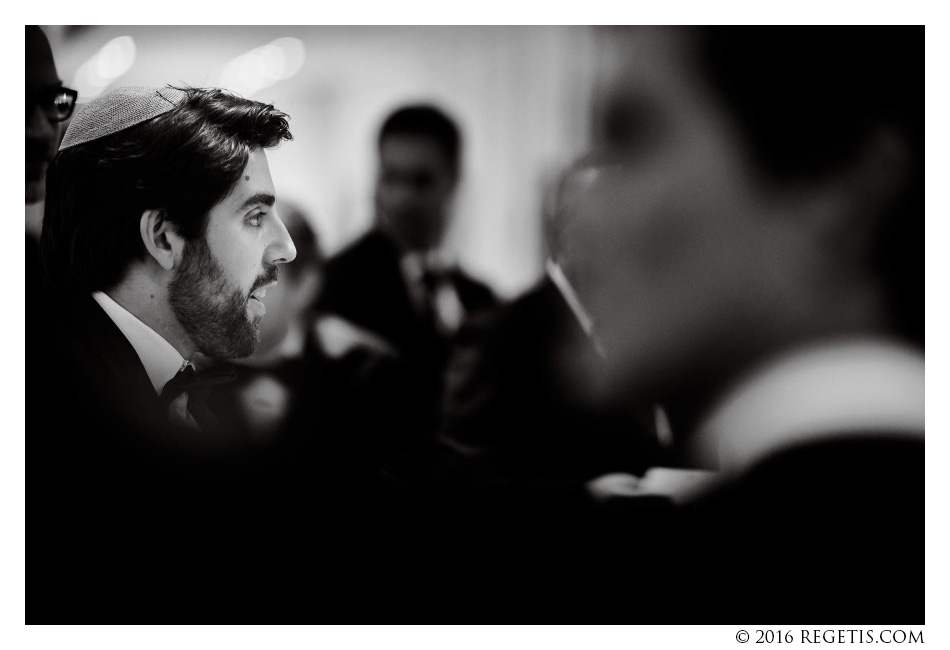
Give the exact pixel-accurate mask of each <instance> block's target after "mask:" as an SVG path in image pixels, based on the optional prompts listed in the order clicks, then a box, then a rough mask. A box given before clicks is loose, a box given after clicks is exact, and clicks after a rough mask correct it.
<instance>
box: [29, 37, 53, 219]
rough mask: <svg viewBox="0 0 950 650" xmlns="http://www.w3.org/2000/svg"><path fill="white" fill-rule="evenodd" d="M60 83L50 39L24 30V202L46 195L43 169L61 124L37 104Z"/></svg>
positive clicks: (50, 155)
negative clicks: (48, 115) (53, 120)
mask: <svg viewBox="0 0 950 650" xmlns="http://www.w3.org/2000/svg"><path fill="white" fill-rule="evenodd" d="M61 86H62V82H61V81H60V79H59V75H57V74H56V65H55V64H54V63H53V52H52V51H51V50H50V46H49V41H47V40H46V36H45V35H43V33H42V32H41V31H40V30H38V29H27V30H26V202H27V203H28V204H29V203H37V202H38V201H42V200H43V198H44V197H45V195H46V168H47V166H48V165H49V162H50V160H51V159H52V158H53V155H54V154H55V153H56V148H57V147H58V146H59V134H60V124H59V123H58V122H51V121H50V120H49V118H48V117H47V115H46V113H45V112H44V111H43V109H42V108H41V107H40V104H39V102H41V101H42V100H43V99H44V98H45V97H48V96H49V95H50V94H51V93H54V92H55V91H56V90H57V89H59V88H60V87H61Z"/></svg>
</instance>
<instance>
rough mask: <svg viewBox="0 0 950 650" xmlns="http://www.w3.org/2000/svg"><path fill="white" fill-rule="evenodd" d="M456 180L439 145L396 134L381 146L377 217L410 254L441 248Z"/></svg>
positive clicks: (421, 137)
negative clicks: (440, 244)
mask: <svg viewBox="0 0 950 650" xmlns="http://www.w3.org/2000/svg"><path fill="white" fill-rule="evenodd" d="M454 189H455V176H454V172H453V170H452V169H451V167H450V164H449V161H448V160H447V159H446V156H445V153H444V152H443V151H442V148H441V147H440V146H439V143H438V142H437V141H436V140H434V139H432V138H429V137H426V136H417V135H407V134H400V133H394V134H391V135H388V136H386V138H385V139H384V140H383V142H382V145H381V147H380V159H379V177H378V179H377V182H376V214H377V218H378V219H379V222H380V224H381V225H382V226H383V227H384V228H385V229H386V230H388V231H389V232H390V233H392V234H393V235H394V236H395V237H396V239H397V240H398V241H399V242H400V244H401V245H403V246H404V247H406V248H408V249H410V250H425V249H428V248H432V247H434V246H437V245H438V244H439V242H440V240H441V238H442V234H443V231H444V230H445V225H446V218H447V213H448V209H449V202H450V201H451V198H452V193H453V191H454Z"/></svg>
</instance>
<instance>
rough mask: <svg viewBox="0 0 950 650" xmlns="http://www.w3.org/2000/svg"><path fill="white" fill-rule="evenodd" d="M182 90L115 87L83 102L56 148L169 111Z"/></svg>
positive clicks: (114, 131)
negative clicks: (87, 101) (89, 100)
mask: <svg viewBox="0 0 950 650" xmlns="http://www.w3.org/2000/svg"><path fill="white" fill-rule="evenodd" d="M184 98H185V93H184V91H181V90H178V89H177V88H171V87H168V86H165V87H160V86H126V87H123V88H115V89H113V90H110V91H109V92H107V93H106V94H104V95H101V96H99V97H97V98H96V99H94V100H92V101H91V102H89V103H88V104H85V105H83V106H82V107H80V109H79V110H78V111H77V112H76V115H75V117H73V119H72V121H71V122H70V123H69V128H67V129H66V135H65V136H63V142H62V144H60V145H59V150H60V151H62V150H64V149H68V148H69V147H72V146H75V145H77V144H82V143H84V142H90V141H92V140H97V139H99V138H103V137H105V136H107V135H112V134H113V133H118V132H119V131H122V130H124V129H127V128H129V127H131V126H135V125H136V124H141V123H142V122H145V121H147V120H150V119H152V118H154V117H158V116H159V115H161V114H162V113H167V112H168V111H170V110H172V109H173V108H175V107H176V106H178V104H179V103H180V102H181V101H182V100H183V99H184Z"/></svg>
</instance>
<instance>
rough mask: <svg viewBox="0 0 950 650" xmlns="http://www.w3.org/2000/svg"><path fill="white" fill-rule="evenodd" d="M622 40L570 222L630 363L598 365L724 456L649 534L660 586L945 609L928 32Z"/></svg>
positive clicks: (882, 610) (741, 613) (708, 606)
mask: <svg viewBox="0 0 950 650" xmlns="http://www.w3.org/2000/svg"><path fill="white" fill-rule="evenodd" d="M610 36H611V37H612V38H610V39H609V43H610V46H609V48H608V50H607V56H606V57H605V75H604V79H603V85H602V92H601V94H600V95H599V96H598V112H597V122H596V123H597V124H598V125H599V135H600V144H601V145H602V146H601V147H600V149H599V151H598V153H597V154H596V156H595V157H594V158H593V159H591V162H590V163H589V165H588V171H589V173H590V175H591V177H592V181H591V182H590V183H589V185H588V189H587V191H586V193H585V197H584V201H582V202H579V203H578V205H577V207H576V214H575V215H574V218H573V219H572V220H571V221H570V225H569V236H570V238H571V240H572V241H573V242H574V244H575V245H576V247H577V250H579V251H583V256H582V257H583V259H582V260H581V261H582V263H581V264H580V265H578V267H577V268H576V269H575V276H576V286H577V287H578V290H579V293H580V297H581V301H582V303H583V304H584V306H585V307H586V308H587V309H588V310H589V313H590V315H591V319H592V322H593V326H594V331H595V334H596V336H597V338H598V341H599V342H600V343H601V344H602V345H603V348H604V352H605V355H606V361H607V372H606V374H602V373H601V372H600V370H599V368H595V367H594V366H592V365H591V364H590V363H589V358H588V357H587V356H586V355H578V356H577V357H576V359H574V361H575V362H576V366H575V367H576V369H577V372H579V373H581V376H583V377H586V378H588V379H589V381H585V382H582V383H581V385H583V386H587V387H588V388H589V389H590V392H591V394H592V395H596V396H599V397H600V398H603V399H608V398H609V399H615V398H617V397H619V396H624V395H627V396H629V397H630V398H633V397H636V398H638V399H639V398H642V397H643V396H648V397H650V398H652V399H655V400H657V401H660V402H662V403H663V404H665V405H666V407H667V408H668V410H669V414H670V419H671V422H672V425H673V433H674V434H675V436H676V438H677V444H678V446H679V447H680V448H681V449H683V450H684V452H685V454H686V455H687V457H688V458H690V459H691V461H692V462H693V463H694V464H695V465H696V466H698V467H705V468H710V469H714V470H717V472H718V473H717V474H716V477H715V479H712V481H711V482H710V483H709V484H707V485H705V487H703V486H701V485H700V486H697V485H692V486H691V488H690V490H689V491H687V492H683V493H680V494H674V495H673V496H674V498H675V500H676V501H678V502H680V503H683V504H684V505H683V506H682V512H683V513H684V514H683V516H682V517H680V518H678V519H677V520H676V523H675V525H674V524H669V522H667V523H668V524H669V525H668V526H667V527H665V528H656V527H652V528H651V529H650V530H648V531H645V532H644V535H643V536H640V540H641V541H642V540H643V539H647V540H649V539H650V538H651V537H653V538H654V540H655V541H656V542H657V543H656V544H655V545H653V546H651V547H650V548H652V550H653V551H654V552H655V554H654V555H653V557H654V558H665V559H666V560H668V563H667V564H665V566H667V567H670V568H671V569H673V570H674V571H675V572H674V573H668V574H662V573H661V574H660V575H662V577H663V578H664V579H663V580H657V581H653V582H650V584H651V588H649V589H644V592H645V595H649V594H651V593H652V597H653V601H654V604H656V603H665V607H666V608H668V609H666V610H665V611H668V612H669V611H675V612H679V613H680V615H683V617H684V619H685V620H688V621H690V622H698V621H702V620H708V621H709V622H713V621H716V622H723V621H724V620H725V619H724V618H723V617H724V616H728V615H731V616H733V617H735V618H736V619H737V620H738V619H743V620H753V619H754V620H765V619H791V618H794V617H801V618H802V619H806V618H807V619H808V620H815V621H818V622H821V621H825V622H831V621H833V620H856V621H857V620H863V621H869V622H871V621H873V622H882V621H884V620H895V621H897V620H900V621H905V622H907V623H922V622H923V596H924V592H923V577H924V565H923V556H924V543H923V532H924V514H923V506H924V489H923V488H924V484H923V476H924V463H923V460H924V455H923V451H924V445H923V429H924V402H923V395H924V358H923V343H924V339H923V313H924V305H923V251H922V248H921V246H922V244H923V223H924V219H923V217H924V214H923V126H922V124H923V103H922V102H923V29H922V28H886V29H885V28H882V29H877V28H873V29H865V28H861V29H831V28H824V29H802V28H774V29H773V28H765V29H762V28H735V29H728V28H709V29H701V30H700V29H695V30H694V29H676V28H667V29H662V28H658V29H629V30H627V29H624V30H617V31H613V32H611V34H610ZM885 43H886V46H884V47H882V44H885ZM649 487H650V486H649V485H644V486H643V489H644V490H645V491H648V490H649ZM631 525H632V526H636V523H635V522H631ZM623 546H625V543H624V542H617V545H616V547H615V550H618V552H623V551H622V547H623ZM639 548H641V551H642V544H641V545H640V546H639ZM790 581H791V582H794V583H795V584H794V585H792V584H790ZM653 586H661V587H663V589H665V591H656V590H653V591H652V592H651V589H652V587H653ZM720 593H723V594H724V593H728V594H729V597H728V598H727V599H720V597H719V594H720Z"/></svg>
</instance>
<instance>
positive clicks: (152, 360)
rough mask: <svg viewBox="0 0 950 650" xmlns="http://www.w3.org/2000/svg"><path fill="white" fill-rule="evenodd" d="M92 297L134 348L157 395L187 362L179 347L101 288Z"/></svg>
mask: <svg viewBox="0 0 950 650" xmlns="http://www.w3.org/2000/svg"><path fill="white" fill-rule="evenodd" d="M92 298H93V300H95V301H96V302H97V303H99V306H100V307H102V310H103V311H104V312H106V314H107V315H108V316H109V318H111V319H112V322H113V323H115V324H116V327H118V328H119V330H120V331H121V332H122V334H123V335H124V336H125V338H127V339H128V340H129V343H131V344H132V347H133V348H135V352H136V354H138V356H139V360H140V361H141V362H142V365H143V366H145V372H147V373H148V378H149V379H150V380H151V382H152V387H153V388H154V389H155V393H156V394H159V395H160V394H161V392H162V389H163V388H164V387H165V384H167V383H168V382H169V380H171V379H172V377H174V376H175V375H176V374H178V371H179V370H182V369H184V367H185V366H187V365H189V363H190V362H189V361H186V360H185V358H184V357H183V356H181V354H179V352H178V350H176V349H175V348H174V346H172V344H171V343H169V342H168V341H166V340H165V339H164V338H162V337H161V335H160V334H158V332H156V331H155V330H153V329H152V328H151V327H149V326H148V325H146V324H145V323H143V322H142V321H140V320H139V319H138V318H136V317H135V316H134V315H133V314H131V313H130V312H129V311H128V310H126V309H125V308H124V307H123V306H122V305H120V304H119V303H117V302H116V301H115V300H113V299H112V298H110V297H109V296H108V295H106V294H105V293H103V292H102V291H95V292H93V294H92Z"/></svg>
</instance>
